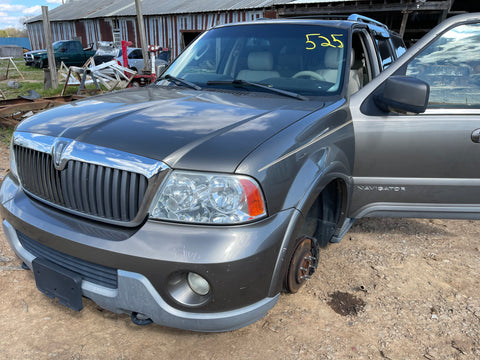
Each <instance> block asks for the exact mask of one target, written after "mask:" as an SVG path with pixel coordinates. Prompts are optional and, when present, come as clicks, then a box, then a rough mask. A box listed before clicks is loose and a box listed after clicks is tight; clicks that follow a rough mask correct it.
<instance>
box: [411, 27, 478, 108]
mask: <svg viewBox="0 0 480 360" xmlns="http://www.w3.org/2000/svg"><path fill="white" fill-rule="evenodd" d="M479 43H480V24H466V25H461V26H457V27H455V28H453V29H451V30H449V31H447V32H446V33H444V34H443V35H442V36H441V37H439V38H438V39H437V40H435V41H434V42H433V43H432V44H430V45H429V46H428V47H427V48H426V49H425V50H423V51H422V52H421V53H420V54H419V55H418V56H417V57H416V58H415V59H413V61H411V62H410V64H409V65H408V67H407V72H406V74H407V75H409V76H413V77H416V78H419V79H422V80H424V81H426V82H427V83H429V84H430V99H429V107H445V106H447V107H471V106H475V107H478V106H480V58H479V56H478V54H479V50H480V47H479V45H478V44H479Z"/></svg>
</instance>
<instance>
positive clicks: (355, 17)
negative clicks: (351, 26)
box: [347, 14, 388, 29]
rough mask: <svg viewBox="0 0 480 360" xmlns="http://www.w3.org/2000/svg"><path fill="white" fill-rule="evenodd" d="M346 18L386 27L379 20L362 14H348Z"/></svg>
mask: <svg viewBox="0 0 480 360" xmlns="http://www.w3.org/2000/svg"><path fill="white" fill-rule="evenodd" d="M347 20H351V21H361V22H364V23H367V24H374V25H378V26H381V27H383V28H385V29H388V27H387V25H385V24H383V23H381V22H380V21H377V20H374V19H371V18H369V17H367V16H363V15H359V14H352V15H350V16H349V17H348V18H347Z"/></svg>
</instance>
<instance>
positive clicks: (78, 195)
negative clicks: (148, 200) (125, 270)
mask: <svg viewBox="0 0 480 360" xmlns="http://www.w3.org/2000/svg"><path fill="white" fill-rule="evenodd" d="M14 152H15V159H16V164H17V169H18V175H19V177H20V181H21V183H22V186H23V187H24V189H25V190H26V191H28V192H29V193H31V194H32V195H34V196H36V197H38V198H40V199H42V200H44V201H46V202H48V203H51V204H54V205H56V206H59V207H62V208H65V209H69V210H72V211H75V212H80V213H83V214H86V215H89V216H93V217H96V218H100V219H106V220H114V221H118V222H126V223H127V222H130V221H132V220H133V219H134V218H135V217H136V216H137V214H138V212H139V209H140V207H141V205H142V201H143V199H144V197H145V193H146V191H147V187H148V180H147V178H146V177H145V176H144V175H141V174H137V173H135V172H131V171H126V170H119V169H115V168H111V167H106V166H101V165H96V164H90V163H86V162H82V161H78V160H69V161H68V162H67V164H66V166H65V168H64V169H63V170H57V169H55V167H54V164H53V159H52V156H51V155H50V154H47V153H44V152H41V151H37V150H32V149H30V148H26V147H22V146H19V145H15V146H14Z"/></svg>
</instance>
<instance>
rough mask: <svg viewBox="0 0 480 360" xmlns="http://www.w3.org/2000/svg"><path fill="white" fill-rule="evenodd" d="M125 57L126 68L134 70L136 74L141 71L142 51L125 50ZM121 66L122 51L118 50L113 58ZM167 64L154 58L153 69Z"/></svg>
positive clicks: (138, 49) (136, 49)
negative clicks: (126, 58) (126, 61)
mask: <svg viewBox="0 0 480 360" xmlns="http://www.w3.org/2000/svg"><path fill="white" fill-rule="evenodd" d="M127 57H128V66H126V67H128V68H130V69H132V70H135V71H137V72H141V71H143V70H144V69H143V67H144V64H143V55H142V49H141V48H131V47H129V48H127ZM115 60H117V61H118V62H119V63H120V64H121V65H122V66H124V64H123V54H122V49H120V52H119V54H118V56H117V57H116V58H115ZM167 64H168V62H167V61H165V60H163V59H160V58H158V56H157V57H156V58H155V68H158V67H159V66H161V65H167Z"/></svg>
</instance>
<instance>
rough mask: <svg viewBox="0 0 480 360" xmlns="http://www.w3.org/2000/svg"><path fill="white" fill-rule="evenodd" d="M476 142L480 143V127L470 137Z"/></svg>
mask: <svg viewBox="0 0 480 360" xmlns="http://www.w3.org/2000/svg"><path fill="white" fill-rule="evenodd" d="M470 138H471V139H472V141H473V142H474V143H480V129H475V130H473V132H472V135H471V137H470Z"/></svg>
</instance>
